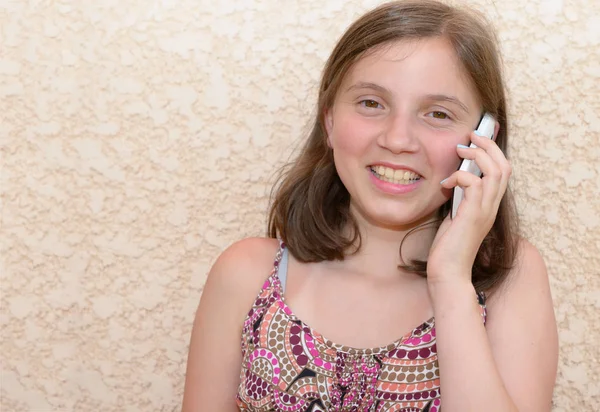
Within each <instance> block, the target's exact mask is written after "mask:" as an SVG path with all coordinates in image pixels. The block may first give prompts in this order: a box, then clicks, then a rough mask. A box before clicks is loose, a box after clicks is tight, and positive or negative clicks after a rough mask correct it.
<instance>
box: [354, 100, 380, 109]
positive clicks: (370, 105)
mask: <svg viewBox="0 0 600 412" xmlns="http://www.w3.org/2000/svg"><path fill="white" fill-rule="evenodd" d="M359 103H360V104H361V106H364V107H366V108H369V109H378V108H380V107H382V106H381V105H380V104H379V103H378V102H376V101H375V100H372V99H366V100H361V101H360V102H359Z"/></svg>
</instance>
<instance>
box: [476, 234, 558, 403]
mask: <svg viewBox="0 0 600 412" xmlns="http://www.w3.org/2000/svg"><path fill="white" fill-rule="evenodd" d="M487 307H488V317H487V323H486V331H487V334H488V338H489V341H490V346H491V348H492V352H493V354H494V358H495V359H496V365H497V366H498V370H499V372H500V374H501V375H502V377H503V381H504V383H505V385H506V387H507V390H508V391H509V393H510V394H511V396H512V397H513V400H515V402H517V404H519V405H524V406H526V407H525V408H524V409H523V410H527V411H538V410H550V400H551V398H552V390H553V387H554V382H555V379H556V370H557V364H558V333H557V327H556V319H555V316H554V306H553V303H552V294H551V290H550V282H549V279H548V272H547V270H546V265H545V263H544V259H543V258H542V255H541V254H540V252H539V251H538V250H537V248H536V247H535V246H533V245H532V244H531V243H529V242H528V241H527V240H525V239H521V240H520V241H519V247H518V253H517V258H516V262H515V265H514V268H513V269H512V271H511V272H510V274H509V275H508V278H507V279H506V280H505V282H504V283H503V284H502V285H501V286H500V287H499V288H498V289H497V290H496V291H494V293H493V294H491V296H490V299H489V300H488V304H487ZM532 393H533V394H536V395H535V396H532V395H531V394H532Z"/></svg>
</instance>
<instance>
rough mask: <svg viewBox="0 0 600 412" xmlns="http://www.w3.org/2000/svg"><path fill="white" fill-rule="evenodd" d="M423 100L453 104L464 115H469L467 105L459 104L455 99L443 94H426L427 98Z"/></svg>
mask: <svg viewBox="0 0 600 412" xmlns="http://www.w3.org/2000/svg"><path fill="white" fill-rule="evenodd" d="M425 98H426V99H428V100H436V101H442V102H449V103H454V104H455V105H457V106H458V107H460V108H461V109H462V110H463V111H464V112H465V113H469V108H468V107H467V105H466V104H464V103H463V102H461V101H460V100H459V99H458V98H457V97H454V96H447V95H445V94H428V95H427V96H425Z"/></svg>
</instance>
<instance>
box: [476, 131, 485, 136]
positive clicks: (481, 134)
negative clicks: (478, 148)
mask: <svg viewBox="0 0 600 412" xmlns="http://www.w3.org/2000/svg"><path fill="white" fill-rule="evenodd" d="M475 134H476V135H477V136H479V137H483V133H481V132H480V131H479V130H475Z"/></svg>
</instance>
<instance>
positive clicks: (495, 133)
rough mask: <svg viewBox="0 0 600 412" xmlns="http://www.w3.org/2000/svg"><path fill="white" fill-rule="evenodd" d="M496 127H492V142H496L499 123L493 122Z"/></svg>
mask: <svg viewBox="0 0 600 412" xmlns="http://www.w3.org/2000/svg"><path fill="white" fill-rule="evenodd" d="M495 123H496V125H495V126H494V138H493V139H492V140H493V141H494V142H495V141H496V137H498V132H499V131H500V123H498V121H496V122H495Z"/></svg>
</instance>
